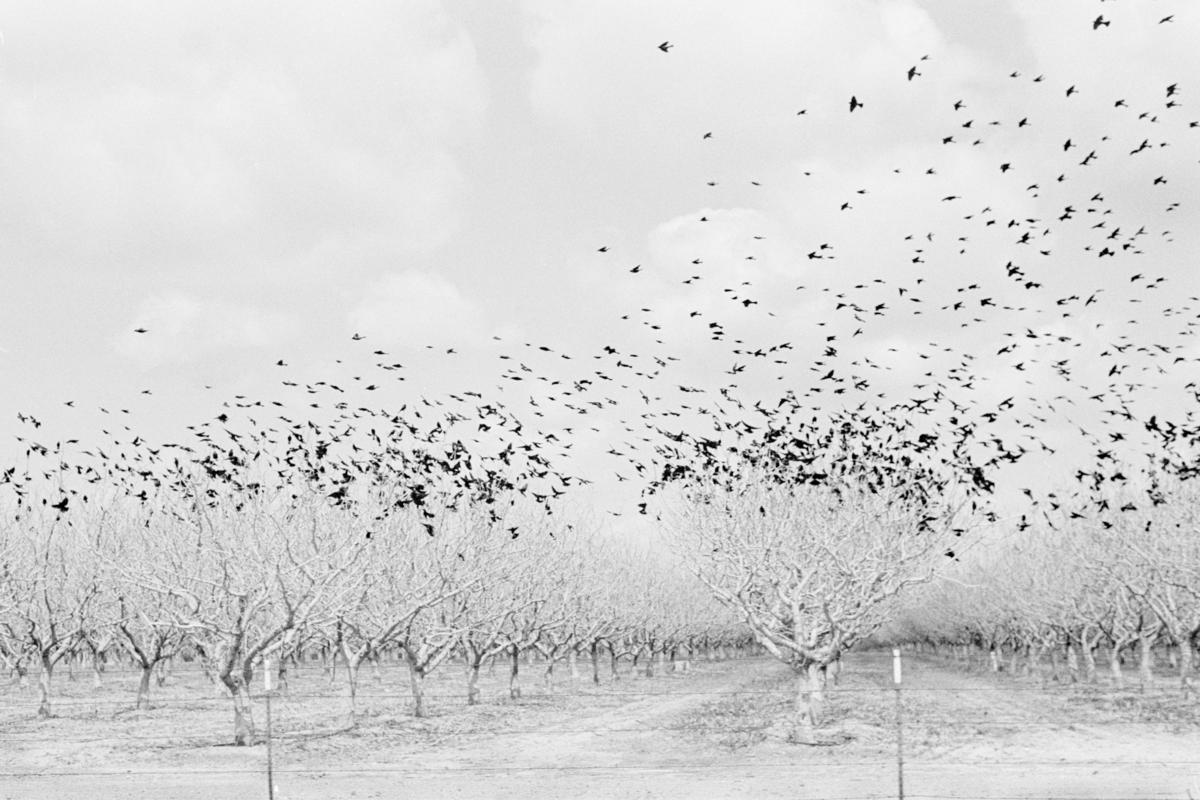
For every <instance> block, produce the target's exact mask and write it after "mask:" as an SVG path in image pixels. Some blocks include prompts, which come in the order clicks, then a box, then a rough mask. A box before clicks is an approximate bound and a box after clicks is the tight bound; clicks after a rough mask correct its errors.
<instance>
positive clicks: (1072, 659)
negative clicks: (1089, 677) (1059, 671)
mask: <svg viewBox="0 0 1200 800" xmlns="http://www.w3.org/2000/svg"><path fill="white" fill-rule="evenodd" d="M1066 657H1067V679H1068V680H1069V681H1070V682H1071V683H1079V647H1078V646H1077V644H1076V642H1075V640H1074V637H1073V636H1068V637H1067V644H1066Z"/></svg>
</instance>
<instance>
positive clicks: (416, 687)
mask: <svg viewBox="0 0 1200 800" xmlns="http://www.w3.org/2000/svg"><path fill="white" fill-rule="evenodd" d="M408 683H409V686H410V687H411V688H412V696H413V716H414V717H424V716H426V713H427V710H426V708H425V670H423V669H421V668H420V667H418V666H417V665H415V664H413V663H412V661H411V660H410V661H409V665H408Z"/></svg>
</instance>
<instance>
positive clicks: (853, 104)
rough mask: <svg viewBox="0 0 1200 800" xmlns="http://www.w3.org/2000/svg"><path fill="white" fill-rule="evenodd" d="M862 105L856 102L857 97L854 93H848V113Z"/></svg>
mask: <svg viewBox="0 0 1200 800" xmlns="http://www.w3.org/2000/svg"><path fill="white" fill-rule="evenodd" d="M862 107H863V104H862V103H860V102H858V98H857V97H855V96H854V95H850V113H851V114H853V113H854V110H855V109H857V108H862Z"/></svg>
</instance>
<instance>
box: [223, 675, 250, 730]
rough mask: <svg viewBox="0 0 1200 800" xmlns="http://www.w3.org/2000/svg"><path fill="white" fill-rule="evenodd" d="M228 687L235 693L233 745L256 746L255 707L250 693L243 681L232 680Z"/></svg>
mask: <svg viewBox="0 0 1200 800" xmlns="http://www.w3.org/2000/svg"><path fill="white" fill-rule="evenodd" d="M226 685H227V686H229V687H230V691H231V692H233V743H234V744H235V745H237V746H238V747H245V746H247V745H251V744H254V705H253V703H252V702H251V700H250V691H249V690H248V689H247V687H246V686H245V685H244V684H243V683H242V682H241V681H236V680H231V681H229V682H228V683H227V684H226Z"/></svg>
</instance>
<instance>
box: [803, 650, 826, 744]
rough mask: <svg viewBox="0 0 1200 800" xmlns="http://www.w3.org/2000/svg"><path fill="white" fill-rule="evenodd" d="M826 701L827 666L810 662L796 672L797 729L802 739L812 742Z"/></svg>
mask: <svg viewBox="0 0 1200 800" xmlns="http://www.w3.org/2000/svg"><path fill="white" fill-rule="evenodd" d="M824 703H825V668H824V667H823V666H821V665H820V664H815V663H813V664H809V665H808V666H807V667H805V668H803V669H802V670H799V671H797V673H796V730H797V735H798V736H799V738H800V739H801V741H804V742H807V743H812V741H813V738H814V736H815V733H816V729H817V727H818V726H819V725H820V724H821V716H822V712H823V710H824Z"/></svg>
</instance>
